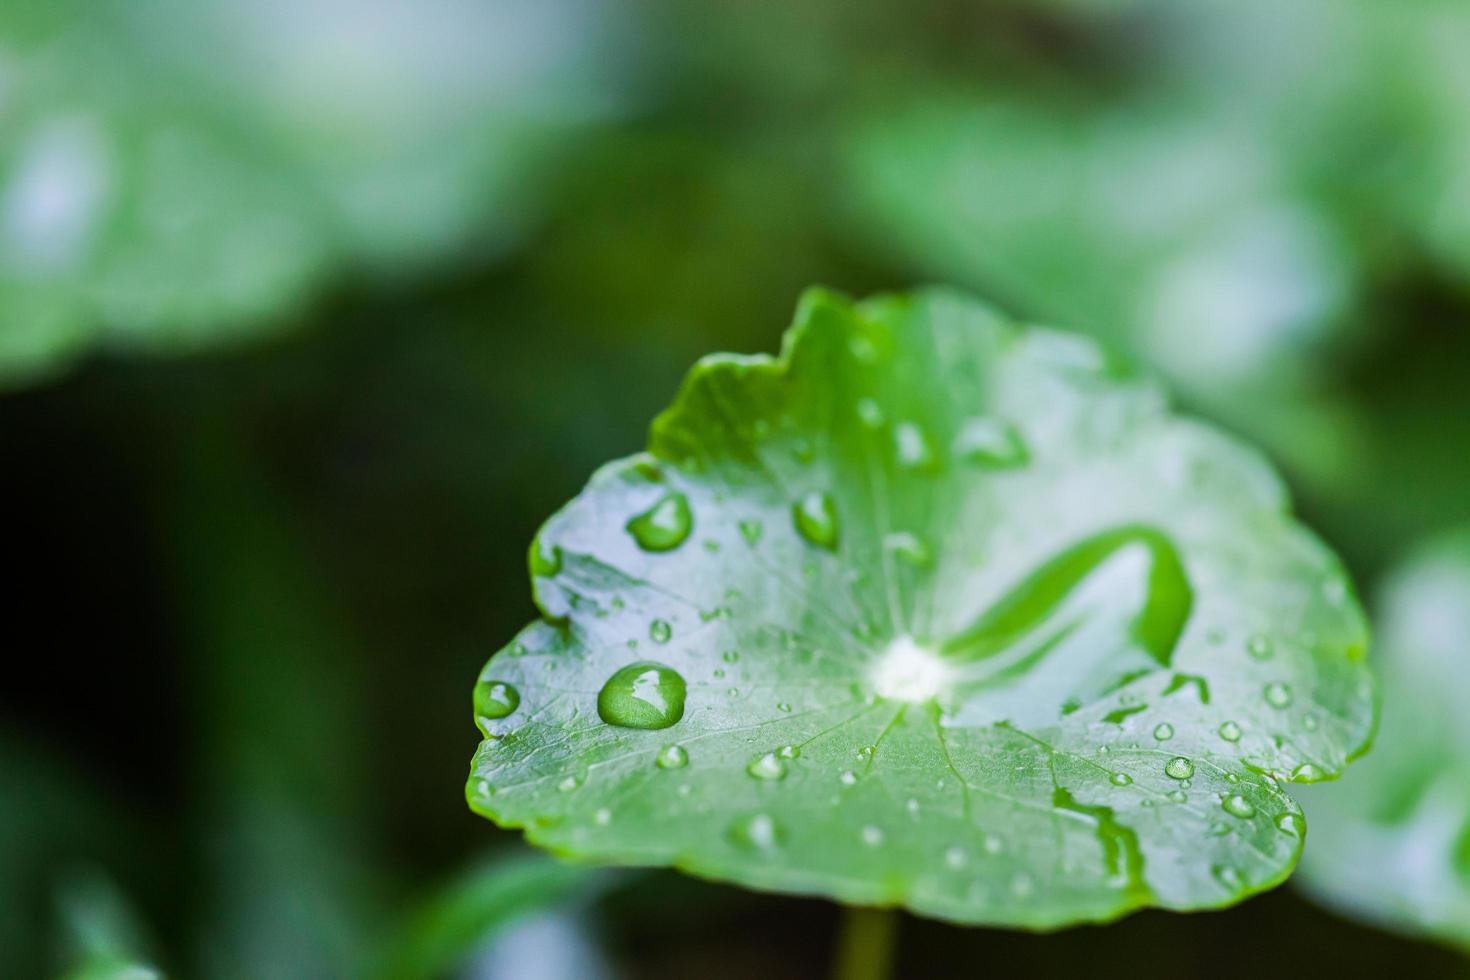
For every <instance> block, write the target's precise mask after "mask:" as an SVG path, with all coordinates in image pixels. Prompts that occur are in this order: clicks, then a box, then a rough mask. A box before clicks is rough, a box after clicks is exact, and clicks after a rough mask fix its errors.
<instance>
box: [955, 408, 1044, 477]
mask: <svg viewBox="0 0 1470 980" xmlns="http://www.w3.org/2000/svg"><path fill="white" fill-rule="evenodd" d="M954 454H955V456H957V457H958V458H960V459H963V460H965V461H966V462H969V463H976V464H978V465H981V466H990V467H994V468H996V469H1004V468H1009V467H1012V466H1021V465H1023V464H1025V463H1026V461H1027V460H1028V459H1029V458H1030V453H1029V452H1027V450H1026V443H1025V442H1024V441H1022V439H1021V433H1020V432H1019V431H1018V430H1017V429H1016V427H1015V426H1014V425H1011V424H1010V423H1009V422H1005V421H1003V420H1001V419H997V418H992V417H989V416H981V417H977V418H972V419H969V420H967V421H966V422H965V424H964V425H963V426H961V427H960V431H959V433H958V434H957V435H956V436H955V439H954Z"/></svg>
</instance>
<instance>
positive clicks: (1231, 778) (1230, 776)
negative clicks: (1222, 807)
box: [1225, 772, 1240, 783]
mask: <svg viewBox="0 0 1470 980" xmlns="http://www.w3.org/2000/svg"><path fill="white" fill-rule="evenodd" d="M1225 781H1226V782H1227V783H1238V782H1240V777H1239V776H1237V775H1236V774H1235V773H1233V772H1227V773H1226V774H1225Z"/></svg>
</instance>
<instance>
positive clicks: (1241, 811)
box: [1220, 793, 1256, 820]
mask: <svg viewBox="0 0 1470 980" xmlns="http://www.w3.org/2000/svg"><path fill="white" fill-rule="evenodd" d="M1220 806H1221V807H1222V808H1223V809H1224V810H1225V812H1226V813H1228V814H1230V815H1231V816H1232V817H1240V818H1241V819H1242V820H1245V819H1248V818H1250V817H1254V816H1255V815H1256V805H1255V804H1254V803H1252V802H1251V801H1250V800H1248V799H1246V798H1245V797H1244V796H1241V795H1240V794H1239V793H1237V794H1236V795H1234V796H1227V797H1226V798H1225V801H1224V802H1223V803H1221V804H1220Z"/></svg>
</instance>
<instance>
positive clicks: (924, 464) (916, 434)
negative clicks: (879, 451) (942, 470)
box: [893, 422, 938, 470]
mask: <svg viewBox="0 0 1470 980" xmlns="http://www.w3.org/2000/svg"><path fill="white" fill-rule="evenodd" d="M893 444H894V452H895V453H896V454H897V456H898V465H899V466H902V467H904V468H905V469H910V470H928V469H933V468H934V467H935V465H936V464H937V462H938V459H937V457H936V456H935V455H934V447H933V446H931V445H930V444H929V437H928V436H927V435H925V434H924V430H923V429H921V428H919V426H918V425H917V424H915V423H913V422H900V423H899V424H898V425H896V426H894V427H893Z"/></svg>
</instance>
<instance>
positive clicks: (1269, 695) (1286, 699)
mask: <svg viewBox="0 0 1470 980" xmlns="http://www.w3.org/2000/svg"><path fill="white" fill-rule="evenodd" d="M1263 693H1264V694H1265V696H1266V703H1267V704H1269V705H1270V706H1271V707H1273V708H1288V707H1290V706H1291V687H1290V685H1287V684H1283V683H1282V682H1281V681H1272V682H1271V683H1270V684H1267V685H1266V687H1265V690H1264V692H1263Z"/></svg>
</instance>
